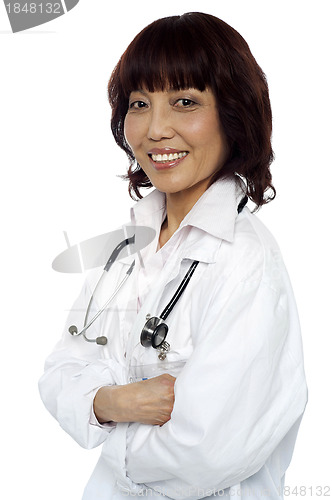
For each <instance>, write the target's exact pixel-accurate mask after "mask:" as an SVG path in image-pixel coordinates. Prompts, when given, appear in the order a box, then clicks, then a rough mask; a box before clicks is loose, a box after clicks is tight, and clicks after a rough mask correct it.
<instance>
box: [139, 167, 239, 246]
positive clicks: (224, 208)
mask: <svg viewBox="0 0 332 500" xmlns="http://www.w3.org/2000/svg"><path fill="white" fill-rule="evenodd" d="M244 195H245V193H244V184H243V182H242V181H241V179H240V178H239V177H238V176H232V177H229V178H225V179H218V180H217V181H216V182H214V183H213V184H212V185H211V186H210V187H209V188H208V189H207V190H206V191H205V192H204V193H203V195H202V196H201V197H200V198H199V199H198V201H197V202H196V203H195V205H194V206H193V207H192V209H191V210H190V212H188V214H187V215H186V216H185V217H184V219H183V220H182V222H181V224H180V226H179V228H178V230H177V231H180V230H181V229H182V228H183V227H185V226H193V227H197V228H198V229H201V230H203V231H204V232H206V233H208V234H210V235H211V236H214V237H216V238H218V239H219V240H226V241H229V242H232V241H233V238H234V226H235V219H236V216H237V207H238V204H239V202H240V201H241V199H242V198H243V197H244ZM165 205H166V195H165V193H162V192H161V191H158V190H157V189H155V190H153V191H152V192H151V193H149V194H148V195H147V196H145V197H144V198H142V199H141V200H140V201H138V202H137V203H136V205H134V206H133V207H132V209H131V220H132V224H143V225H149V226H150V227H153V229H155V230H156V232H157V234H159V232H160V226H161V223H162V222H163V220H161V218H162V216H163V214H164V213H165Z"/></svg>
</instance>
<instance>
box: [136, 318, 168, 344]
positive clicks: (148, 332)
mask: <svg viewBox="0 0 332 500" xmlns="http://www.w3.org/2000/svg"><path fill="white" fill-rule="evenodd" d="M167 332H168V326H167V325H166V323H164V320H163V319H162V318H158V317H157V316H154V317H153V318H149V319H148V321H147V322H146V323H145V325H144V327H143V330H142V332H141V344H142V346H144V347H153V348H154V349H158V347H160V346H161V344H162V343H163V342H164V341H165V339H166V336H167Z"/></svg>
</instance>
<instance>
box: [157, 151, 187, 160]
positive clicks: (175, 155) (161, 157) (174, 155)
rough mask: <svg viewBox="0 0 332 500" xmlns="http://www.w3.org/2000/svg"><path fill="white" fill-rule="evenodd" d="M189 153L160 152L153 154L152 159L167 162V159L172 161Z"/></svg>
mask: <svg viewBox="0 0 332 500" xmlns="http://www.w3.org/2000/svg"><path fill="white" fill-rule="evenodd" d="M187 154H188V153H187V151H182V152H181V153H170V154H169V155H167V154H163V155H161V154H158V155H155V154H153V155H151V157H152V160H153V161H155V162H167V161H172V160H178V159H180V158H183V157H184V156H186V155H187Z"/></svg>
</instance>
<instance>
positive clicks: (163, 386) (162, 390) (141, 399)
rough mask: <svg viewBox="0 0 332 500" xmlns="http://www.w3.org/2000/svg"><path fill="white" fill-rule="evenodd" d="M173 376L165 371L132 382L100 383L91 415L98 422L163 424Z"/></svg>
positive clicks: (168, 414)
mask: <svg viewBox="0 0 332 500" xmlns="http://www.w3.org/2000/svg"><path fill="white" fill-rule="evenodd" d="M175 380H176V379H175V378H174V377H172V376H171V375H169V374H167V373H165V374H164V375H160V376H159V377H154V378H150V379H148V380H142V381H140V382H135V383H134V384H127V385H114V386H107V387H101V388H100V389H99V390H98V392H97V394H96V396H95V399H94V405H93V406H94V412H95V415H96V417H97V419H98V420H99V422H100V423H103V422H109V421H113V422H140V423H142V424H150V425H163V424H164V423H166V422H167V421H168V420H170V418H171V413H172V410H173V405H174V383H175Z"/></svg>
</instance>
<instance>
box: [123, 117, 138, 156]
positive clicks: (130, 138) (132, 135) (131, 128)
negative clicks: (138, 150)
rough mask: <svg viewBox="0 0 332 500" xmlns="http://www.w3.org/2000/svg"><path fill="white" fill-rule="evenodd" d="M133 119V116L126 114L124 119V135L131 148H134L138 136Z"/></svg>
mask: <svg viewBox="0 0 332 500" xmlns="http://www.w3.org/2000/svg"><path fill="white" fill-rule="evenodd" d="M134 122H135V120H133V117H132V116H130V115H126V118H125V121H124V127H123V131H124V136H125V139H126V141H127V143H128V144H129V146H130V147H131V149H132V150H134V149H135V147H136V144H137V142H138V136H137V130H138V129H137V127H136V126H135V123H134Z"/></svg>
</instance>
